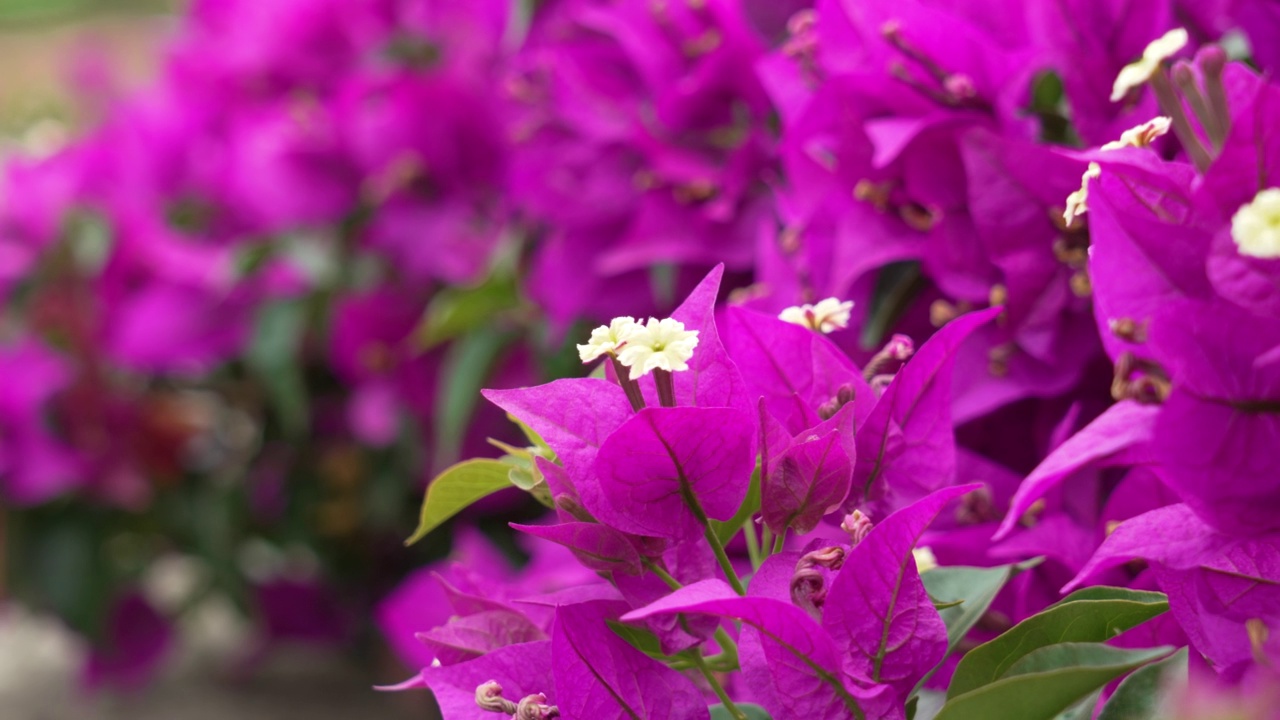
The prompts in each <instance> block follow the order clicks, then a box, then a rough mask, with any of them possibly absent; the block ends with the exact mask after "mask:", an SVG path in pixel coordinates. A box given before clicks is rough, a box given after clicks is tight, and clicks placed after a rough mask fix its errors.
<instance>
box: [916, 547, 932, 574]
mask: <svg viewBox="0 0 1280 720" xmlns="http://www.w3.org/2000/svg"><path fill="white" fill-rule="evenodd" d="M911 557H912V558H914V559H915V561H916V570H917V571H918V572H922V573H923V572H928V571H930V570H932V569H934V568H936V567H938V557H937V556H936V555H934V554H933V551H932V550H930V549H929V548H927V547H918V548H912V550H911Z"/></svg>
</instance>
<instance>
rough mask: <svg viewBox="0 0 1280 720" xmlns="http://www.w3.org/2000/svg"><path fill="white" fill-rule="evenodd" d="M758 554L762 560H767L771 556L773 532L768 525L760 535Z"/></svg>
mask: <svg viewBox="0 0 1280 720" xmlns="http://www.w3.org/2000/svg"><path fill="white" fill-rule="evenodd" d="M760 553H761V554H762V555H764V557H763V558H762V560H767V559H768V558H769V556H770V555H772V554H773V531H772V530H770V529H769V526H768V525H765V526H764V531H763V532H761V533H760Z"/></svg>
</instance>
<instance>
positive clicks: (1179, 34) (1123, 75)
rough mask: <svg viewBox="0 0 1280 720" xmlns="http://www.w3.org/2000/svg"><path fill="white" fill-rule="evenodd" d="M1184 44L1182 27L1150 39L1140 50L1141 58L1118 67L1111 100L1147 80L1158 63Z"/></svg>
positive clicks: (1185, 36) (1184, 38)
mask: <svg viewBox="0 0 1280 720" xmlns="http://www.w3.org/2000/svg"><path fill="white" fill-rule="evenodd" d="M1186 44H1187V31H1186V30H1184V29H1182V28H1174V29H1173V30H1170V31H1169V32H1167V33H1165V34H1164V35H1161V36H1160V37H1158V38H1156V39H1155V40H1152V41H1151V44H1150V45H1148V46H1147V49H1145V50H1143V51H1142V57H1141V58H1139V59H1138V60H1137V61H1135V62H1132V63H1129V64H1128V65H1125V66H1124V67H1123V68H1120V74H1119V75H1117V76H1116V82H1115V85H1113V86H1111V102H1116V101H1118V100H1121V99H1123V98H1124V96H1125V95H1127V94H1129V91H1130V90H1132V89H1134V88H1136V87H1139V86H1141V85H1142V84H1143V83H1145V82H1146V81H1147V80H1149V79H1150V78H1151V76H1152V75H1153V74H1155V71H1156V69H1157V68H1159V67H1160V63H1162V62H1164V61H1165V60H1168V59H1169V58H1171V57H1173V55H1174V54H1175V53H1177V52H1178V51H1179V50H1181V49H1182V48H1183V47H1185V46H1186Z"/></svg>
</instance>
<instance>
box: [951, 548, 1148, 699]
mask: <svg viewBox="0 0 1280 720" xmlns="http://www.w3.org/2000/svg"><path fill="white" fill-rule="evenodd" d="M926 574H927V573H926ZM1094 598H1098V599H1094ZM1168 609H1169V602H1168V600H1167V599H1166V598H1165V597H1164V596H1163V595H1161V594H1160V593H1142V592H1137V591H1132V590H1122V589H1120V588H1108V589H1105V590H1103V589H1099V588H1089V589H1088V590H1084V591H1081V592H1080V593H1076V594H1073V595H1071V596H1069V597H1067V598H1066V599H1065V600H1063V601H1062V602H1061V603H1059V604H1057V605H1054V606H1053V607H1050V608H1049V609H1047V610H1045V611H1044V612H1041V613H1039V614H1038V615H1034V616H1032V617H1029V618H1027V619H1026V620H1024V621H1022V622H1020V623H1018V624H1017V626H1015V627H1014V628H1013V629H1012V630H1009V631H1008V632H1006V633H1004V634H1003V635H1001V636H1000V637H998V638H996V639H995V640H992V641H991V642H989V643H986V644H985V645H982V646H980V647H977V648H975V649H974V650H972V651H970V652H969V653H967V654H966V655H965V656H964V658H962V659H961V660H960V664H959V666H957V667H956V672H955V675H954V676H952V680H951V688H950V689H949V690H948V691H947V697H949V698H954V697H958V696H960V695H963V694H965V693H967V692H970V691H972V690H974V689H976V688H979V687H981V686H983V685H986V684H987V683H990V682H994V681H995V680H997V679H999V678H1002V677H1004V675H1005V673H1006V672H1008V670H1009V668H1011V667H1013V665H1014V663H1016V662H1018V661H1019V660H1020V659H1021V658H1022V657H1023V656H1025V655H1027V654H1028V653H1030V652H1032V651H1034V650H1037V649H1039V648H1042V647H1045V646H1047V645H1055V644H1057V643H1064V642H1103V641H1105V640H1109V639H1111V638H1113V637H1115V636H1116V635H1118V634H1120V633H1121V632H1124V631H1125V630H1128V629H1129V628H1131V627H1134V626H1136V625H1139V624H1141V623H1144V622H1146V621H1147V620H1150V619H1151V618H1153V617H1156V616H1157V615H1159V614H1161V613H1163V612H1165V611H1166V610H1168Z"/></svg>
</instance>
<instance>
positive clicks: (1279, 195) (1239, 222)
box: [1231, 188, 1280, 258]
mask: <svg viewBox="0 0 1280 720" xmlns="http://www.w3.org/2000/svg"><path fill="white" fill-rule="evenodd" d="M1231 239H1232V240H1235V241H1236V248H1237V249H1239V251H1240V254H1241V255H1248V256H1249V257H1256V258H1280V188H1267V189H1266V190H1263V191H1261V192H1259V193H1258V194H1257V195H1256V196H1255V197H1254V198H1253V201H1252V202H1248V203H1245V204H1244V205H1242V206H1241V207H1240V209H1239V210H1237V211H1236V214H1235V215H1232V216H1231Z"/></svg>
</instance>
